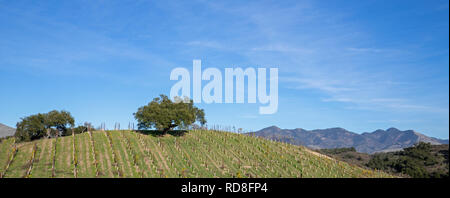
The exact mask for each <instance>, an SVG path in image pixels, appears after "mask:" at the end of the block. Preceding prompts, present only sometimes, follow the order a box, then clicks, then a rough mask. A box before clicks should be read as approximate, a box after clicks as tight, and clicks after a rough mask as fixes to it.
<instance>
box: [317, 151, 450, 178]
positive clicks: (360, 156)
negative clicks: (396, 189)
mask: <svg viewBox="0 0 450 198" xmlns="http://www.w3.org/2000/svg"><path fill="white" fill-rule="evenodd" d="M419 145H421V146H418V145H415V146H414V147H408V148H405V149H404V150H403V151H395V152H386V153H376V154H372V155H370V154H367V153H359V152H356V151H355V149H354V148H336V149H321V150H318V152H320V153H322V154H325V155H327V156H330V157H333V158H335V159H338V160H341V161H344V162H347V163H350V164H355V165H358V166H360V167H364V168H369V169H378V170H383V171H385V172H389V173H391V174H395V175H401V176H407V177H418V178H427V177H431V178H436V177H437V178H439V177H449V168H448V148H449V147H448V144H442V145H426V144H419Z"/></svg>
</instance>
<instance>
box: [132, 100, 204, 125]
mask: <svg viewBox="0 0 450 198" xmlns="http://www.w3.org/2000/svg"><path fill="white" fill-rule="evenodd" d="M134 117H135V118H136V120H137V121H138V128H139V129H148V128H156V129H158V130H161V131H162V132H163V134H166V133H167V132H168V131H170V130H172V129H173V128H175V127H187V126H189V125H191V124H193V123H194V122H195V121H198V122H199V123H200V124H201V125H204V124H205V123H206V120H205V112H204V111H203V109H198V108H197V107H195V106H194V102H193V101H192V100H189V99H187V98H185V99H184V100H181V99H180V98H176V99H175V102H172V101H171V100H170V99H169V98H168V97H167V96H165V95H160V97H158V98H154V99H153V101H152V102H150V103H148V105H146V106H143V107H140V108H139V109H138V111H137V112H136V113H134Z"/></svg>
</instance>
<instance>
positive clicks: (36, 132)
mask: <svg viewBox="0 0 450 198" xmlns="http://www.w3.org/2000/svg"><path fill="white" fill-rule="evenodd" d="M74 122H75V121H74V118H73V117H72V115H70V113H69V112H67V111H50V112H48V113H44V114H41V113H39V114H36V115H31V116H28V117H25V118H22V121H20V122H18V123H17V125H16V126H17V129H16V133H15V134H14V136H15V137H16V138H17V140H18V141H31V140H34V139H39V138H42V137H44V136H45V135H47V136H52V132H55V133H56V135H68V134H69V133H68V130H67V127H73V126H74Z"/></svg>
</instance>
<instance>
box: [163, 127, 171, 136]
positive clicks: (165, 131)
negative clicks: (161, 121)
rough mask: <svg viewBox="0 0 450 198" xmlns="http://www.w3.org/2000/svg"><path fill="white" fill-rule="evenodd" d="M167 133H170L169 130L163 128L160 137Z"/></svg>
mask: <svg viewBox="0 0 450 198" xmlns="http://www.w3.org/2000/svg"><path fill="white" fill-rule="evenodd" d="M169 131H170V128H165V129H163V132H162V135H166V134H167V132H169Z"/></svg>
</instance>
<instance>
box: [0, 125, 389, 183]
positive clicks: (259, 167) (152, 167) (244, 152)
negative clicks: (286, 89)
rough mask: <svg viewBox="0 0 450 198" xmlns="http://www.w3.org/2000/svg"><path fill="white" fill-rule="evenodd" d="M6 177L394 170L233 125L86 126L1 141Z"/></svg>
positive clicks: (328, 173) (327, 173) (1, 168)
mask: <svg viewBox="0 0 450 198" xmlns="http://www.w3.org/2000/svg"><path fill="white" fill-rule="evenodd" d="M0 172H1V173H2V174H3V177H5V178H8V177H61V178H72V177H158V178H159V177H170V178H172V177H195V178H197V177H210V178H212V177H390V175H388V174H386V173H383V172H378V171H371V170H367V169H362V168H359V167H357V166H354V165H349V164H347V163H345V162H340V161H336V160H334V159H332V158H329V157H326V156H325V155H322V154H319V153H316V152H313V151H311V150H309V149H306V148H304V147H301V146H294V145H289V144H285V143H280V142H274V141H269V140H266V139H263V138H256V137H250V136H246V135H240V134H235V133H229V132H217V131H206V130H194V131H189V132H187V133H184V134H171V135H165V136H164V137H159V136H156V135H154V134H151V133H150V134H142V133H136V132H130V131H107V132H101V131H96V132H93V133H92V135H91V134H90V133H82V134H78V135H75V136H66V137H61V138H57V139H56V138H55V139H41V140H37V141H33V142H25V143H18V144H14V139H7V140H4V141H2V142H1V144H0Z"/></svg>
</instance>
